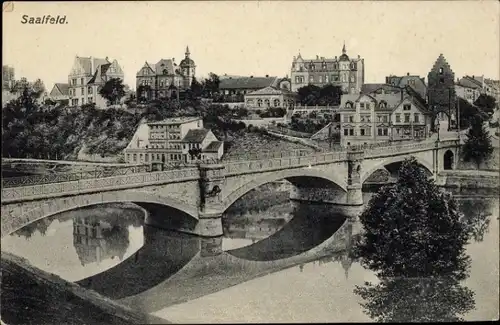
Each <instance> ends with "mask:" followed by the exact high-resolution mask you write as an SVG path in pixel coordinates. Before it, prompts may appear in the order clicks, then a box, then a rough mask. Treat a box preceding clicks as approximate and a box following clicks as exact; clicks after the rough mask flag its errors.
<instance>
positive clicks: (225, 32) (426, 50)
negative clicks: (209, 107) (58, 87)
mask: <svg viewBox="0 0 500 325" xmlns="http://www.w3.org/2000/svg"><path fill="white" fill-rule="evenodd" d="M499 8H500V5H499V2H498V1H455V2H452V1H450V2H448V1H440V2H428V1H425V2H424V1H419V2H417V1H415V2H413V1H409V2H393V1H391V2H368V1H359V2H358V1H356V2H353V1H346V2H341V1H332V2H326V1H321V2H319V1H318V2H306V1H293V2H292V1H271V2H270V1H248V2H247V1H238V2H236V1H235V2H231V1H224V2H208V1H206V2H203V1H195V2H190V1H184V2H156V1H155V2H147V1H144V2H104V3H103V2H101V3H98V2H74V3H70V2H64V3H55V2H51V3H49V2H47V3H33V2H30V3H15V4H14V10H13V11H11V12H3V15H2V16H3V17H2V18H3V19H2V20H3V37H2V39H3V51H4V52H3V63H4V64H9V65H12V66H14V68H15V69H16V78H20V77H23V76H24V77H27V78H28V79H36V78H41V79H42V80H43V81H44V82H45V85H46V86H47V88H48V89H49V90H50V88H51V87H52V85H53V84H54V82H67V75H68V73H69V71H70V69H71V66H72V64H73V61H74V58H75V56H76V55H79V56H94V57H102V58H104V57H106V56H108V57H109V58H111V59H114V58H116V59H117V60H118V62H119V64H120V65H121V66H122V68H123V69H124V72H125V82H126V83H127V84H129V85H130V86H132V87H135V74H136V72H137V71H138V70H139V69H140V68H141V67H142V65H143V64H144V62H145V61H146V60H147V61H149V62H153V63H156V62H157V61H158V60H159V59H160V58H172V57H175V59H176V62H180V60H182V59H183V57H184V51H185V48H186V45H189V48H190V50H191V58H192V59H193V60H194V61H195V62H196V65H197V75H198V76H199V75H202V76H205V75H207V74H208V73H209V72H211V71H213V72H215V73H217V74H224V73H227V74H238V75H254V76H258V75H266V74H269V75H276V76H285V75H287V74H288V75H289V74H290V67H291V63H292V58H293V56H295V55H297V54H298V52H299V50H300V52H301V53H302V57H304V58H314V57H316V55H319V56H325V57H334V56H339V55H340V54H341V49H342V45H343V42H344V40H345V43H346V48H347V54H348V55H350V56H357V55H360V56H361V57H362V58H364V59H365V82H367V83H371V82H384V80H385V76H386V75H389V74H396V75H400V74H406V73H407V72H410V73H411V74H419V75H421V76H425V77H426V76H427V73H428V72H429V70H430V69H431V67H432V65H433V64H434V62H435V60H436V58H437V57H438V56H439V53H443V54H444V56H445V57H446V59H447V60H448V62H449V63H450V64H451V67H452V69H453V70H454V71H455V75H456V77H461V76H463V75H464V74H470V75H483V74H484V75H485V76H486V77H489V78H493V79H499V70H500V65H499V44H500V39H499V29H500V26H499V16H500V10H499ZM49 14H50V15H52V16H57V15H66V17H67V21H68V23H67V24H64V25H28V24H22V23H21V20H22V16H23V15H31V16H43V15H49Z"/></svg>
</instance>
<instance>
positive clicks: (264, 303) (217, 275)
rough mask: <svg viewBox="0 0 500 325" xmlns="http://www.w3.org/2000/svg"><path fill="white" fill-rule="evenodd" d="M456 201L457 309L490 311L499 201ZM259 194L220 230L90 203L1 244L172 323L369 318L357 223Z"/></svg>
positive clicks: (484, 315) (485, 315)
mask: <svg viewBox="0 0 500 325" xmlns="http://www.w3.org/2000/svg"><path fill="white" fill-rule="evenodd" d="M370 195H371V194H369V193H368V194H365V196H366V197H365V202H367V201H368V199H369V197H370ZM281 197H283V196H281ZM273 198H277V196H275V197H273ZM457 200H458V201H459V203H460V207H461V209H462V212H463V213H464V214H465V216H466V218H467V219H468V220H470V223H471V225H472V226H473V228H474V236H473V238H472V239H471V241H470V243H469V244H468V246H467V252H468V254H469V255H470V257H471V259H472V266H471V271H470V276H469V277H468V278H467V279H466V280H465V281H463V283H461V286H463V287H464V288H468V289H470V290H472V291H473V292H474V302H475V305H474V308H472V309H471V310H470V311H468V312H467V313H466V314H465V315H464V319H465V320H492V319H496V318H498V305H499V298H498V297H499V292H498V287H499V279H498V275H499V259H498V256H499V233H498V229H499V224H498V218H499V207H498V206H499V200H498V198H496V197H484V196H481V197H479V196H473V195H472V194H465V195H464V194H463V193H462V194H461V195H460V196H458V197H457ZM268 201H269V200H268ZM271 201H272V200H271ZM281 201H283V200H281ZM247 205H248V204H247ZM262 205H263V206H262V207H261V209H260V210H253V211H247V212H244V211H245V209H239V210H238V208H237V206H238V204H236V205H235V206H236V209H230V210H229V211H228V213H227V214H226V215H224V217H223V224H224V233H225V234H224V236H223V237H222V238H219V239H200V238H198V237H194V236H191V235H186V234H179V233H175V232H171V231H165V230H161V229H158V228H154V227H151V226H146V225H144V211H143V210H142V209H140V208H138V207H137V206H135V205H132V204H115V205H113V204H110V205H106V206H95V207H90V208H86V209H80V210H74V211H69V212H65V213H62V214H59V215H55V216H53V217H50V218H46V219H44V220H40V221H38V222H35V223H33V224H31V225H29V226H27V227H25V228H23V229H21V230H19V231H18V232H16V233H14V234H12V235H11V236H9V237H7V238H4V239H3V240H2V250H5V251H8V252H11V253H14V254H17V255H19V256H22V257H25V258H26V259H28V260H29V262H30V263H31V264H33V265H34V266H36V267H39V268H40V269H42V270H45V271H48V272H51V273H54V274H57V275H59V276H61V277H62V278H63V279H66V280H68V281H72V282H77V283H79V284H80V285H82V286H84V287H87V288H91V289H93V290H95V291H97V292H100V293H101V294H103V295H104V296H107V297H109V298H111V299H115V300H117V301H119V302H121V303H123V304H125V305H130V306H132V307H134V308H138V309H141V310H143V311H145V312H148V313H152V314H154V315H156V316H159V317H162V318H164V319H167V320H168V321H171V322H174V323H175V322H178V323H187V322H195V323H214V322H222V323H228V322H357V321H359V322H364V321H370V320H371V319H370V317H369V316H368V315H367V314H366V313H365V308H364V307H362V306H361V305H360V303H361V302H362V299H361V298H360V297H359V296H358V295H356V294H355V293H354V292H353V289H354V288H355V286H362V285H363V283H364V282H365V281H370V282H374V283H376V282H377V277H376V276H375V275H374V274H373V273H372V272H371V271H369V270H366V269H364V268H363V267H362V266H361V265H360V264H359V263H357V262H356V261H353V260H352V259H351V258H350V257H349V255H348V252H347V251H348V247H350V244H351V243H352V240H353V238H354V237H355V235H356V229H357V228H356V227H359V225H357V224H354V225H352V226H351V227H346V224H347V223H345V222H344V221H345V218H343V217H341V216H337V215H333V214H332V213H330V212H329V211H328V206H314V207H312V206H308V205H305V204H298V203H290V202H281V203H279V204H270V203H269V202H267V203H266V202H264V201H263V204H262ZM241 206H245V204H243V205H241V204H240V208H241ZM220 249H222V253H221V252H220ZM453 292H455V291H453ZM402 294H403V295H407V296H410V294H409V293H406V292H403V293H402ZM437 305H438V306H440V307H438V310H439V309H447V308H448V309H453V307H450V306H447V305H446V302H445V303H443V302H439V304H437ZM2 306H3V307H4V308H2V311H3V310H4V309H5V307H6V303H5V302H4V301H2ZM386 307H387V306H386ZM429 312H431V311H429ZM436 312H438V311H436ZM2 317H3V312H2ZM408 317H410V316H408ZM408 320H411V317H410V319H408Z"/></svg>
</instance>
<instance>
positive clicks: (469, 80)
mask: <svg viewBox="0 0 500 325" xmlns="http://www.w3.org/2000/svg"><path fill="white" fill-rule="evenodd" d="M457 84H459V85H460V86H462V87H467V88H471V89H475V90H476V92H477V93H479V94H485V95H489V96H492V97H494V98H496V99H497V101H498V96H499V95H500V90H499V89H500V88H499V85H498V81H495V80H491V79H486V78H484V76H474V75H473V76H465V77H463V78H462V79H459V80H458V82H457ZM457 96H458V94H457ZM477 97H479V96H477ZM477 97H476V99H477Z"/></svg>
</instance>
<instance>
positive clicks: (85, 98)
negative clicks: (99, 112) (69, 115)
mask: <svg viewBox="0 0 500 325" xmlns="http://www.w3.org/2000/svg"><path fill="white" fill-rule="evenodd" d="M112 78H118V79H121V80H123V78H124V75H123V71H122V68H121V67H120V65H119V64H118V61H116V60H113V62H111V61H109V59H108V57H106V58H105V59H100V58H95V57H92V56H91V57H79V56H76V57H75V61H74V62H73V67H72V68H71V71H70V73H69V75H68V85H69V86H68V96H69V101H70V105H71V106H81V105H84V104H91V103H94V104H95V105H96V107H99V108H106V107H107V104H108V103H107V100H106V99H105V98H103V97H102V96H101V95H100V94H99V90H100V89H101V88H102V86H104V84H105V83H106V82H107V81H109V80H111V79H112Z"/></svg>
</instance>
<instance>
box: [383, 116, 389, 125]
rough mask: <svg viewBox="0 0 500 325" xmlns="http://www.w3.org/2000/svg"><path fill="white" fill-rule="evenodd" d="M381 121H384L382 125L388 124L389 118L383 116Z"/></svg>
mask: <svg viewBox="0 0 500 325" xmlns="http://www.w3.org/2000/svg"><path fill="white" fill-rule="evenodd" d="M383 121H384V123H387V122H389V116H387V115H384V116H383Z"/></svg>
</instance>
